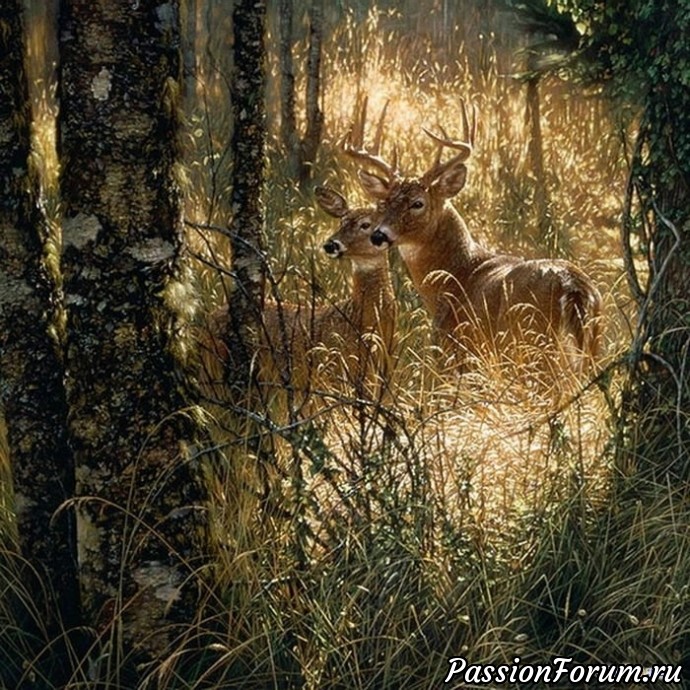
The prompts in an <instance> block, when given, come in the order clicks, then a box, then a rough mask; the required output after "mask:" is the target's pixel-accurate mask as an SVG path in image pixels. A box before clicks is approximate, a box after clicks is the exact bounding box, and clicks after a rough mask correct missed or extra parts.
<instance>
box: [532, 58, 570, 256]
mask: <svg viewBox="0 0 690 690" xmlns="http://www.w3.org/2000/svg"><path fill="white" fill-rule="evenodd" d="M530 69H531V67H530V66H529V65H528V70H530ZM525 121H526V124H527V128H528V131H529V149H528V153H529V164H530V169H531V172H532V175H533V176H534V210H535V213H536V216H537V233H538V234H537V237H536V239H537V241H538V242H539V244H540V245H543V244H546V245H547V246H548V248H549V251H550V254H551V255H552V256H556V255H559V254H561V253H562V246H561V245H562V238H560V237H559V236H558V234H557V233H556V231H555V228H554V224H553V214H552V210H551V195H550V194H549V188H548V182H547V180H546V171H545V169H544V139H543V137H542V132H541V107H540V102H539V76H538V75H532V76H530V77H529V78H528V79H527V97H526V109H525Z"/></svg>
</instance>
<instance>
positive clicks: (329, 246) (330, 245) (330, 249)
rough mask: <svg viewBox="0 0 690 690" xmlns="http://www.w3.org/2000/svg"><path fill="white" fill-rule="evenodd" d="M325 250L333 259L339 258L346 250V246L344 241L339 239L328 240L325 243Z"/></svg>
mask: <svg viewBox="0 0 690 690" xmlns="http://www.w3.org/2000/svg"><path fill="white" fill-rule="evenodd" d="M323 250H324V251H325V252H326V254H328V256H330V257H331V259H337V258H338V257H339V256H341V255H342V254H343V253H344V252H345V247H344V246H343V243H342V242H339V241H338V240H328V242H326V244H324V245H323Z"/></svg>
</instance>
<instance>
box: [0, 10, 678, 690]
mask: <svg viewBox="0 0 690 690" xmlns="http://www.w3.org/2000/svg"><path fill="white" fill-rule="evenodd" d="M229 4H231V3H228V2H226V1H223V0H206V1H205V2H201V1H197V2H193V3H191V2H190V3H187V5H186V7H183V10H184V12H183V19H184V21H183V33H184V38H183V44H184V45H183V48H184V50H185V51H186V56H187V58H189V56H190V55H193V57H194V59H193V60H192V61H191V62H190V61H189V60H187V61H186V68H187V72H186V73H185V81H184V89H183V91H184V93H183V106H182V107H181V110H182V112H181V117H182V129H181V150H182V152H183V161H182V163H181V165H180V169H179V179H180V181H181V185H182V192H183V198H184V211H185V221H186V232H187V239H188V243H189V264H190V266H191V267H192V269H193V272H194V280H195V285H196V287H197V290H198V304H197V305H194V307H195V309H196V316H195V323H194V334H192V337H191V338H190V340H191V341H192V342H194V340H195V338H201V339H203V335H202V336H199V335H198V334H199V333H203V330H204V329H205V328H206V327H207V326H206V320H207V317H208V315H210V314H212V313H214V311H215V310H216V309H218V308H219V307H221V306H222V305H223V304H224V303H225V302H226V301H227V296H228V291H229V280H230V270H231V263H232V257H231V252H230V243H229V240H228V237H227V234H226V233H224V232H223V231H222V230H223V228H227V226H228V223H229V222H230V219H231V218H232V214H233V208H232V204H231V191H232V190H231V186H230V180H231V171H232V166H233V159H232V155H231V148H230V141H231V136H232V130H233V122H232V116H231V110H230V105H231V102H232V98H233V94H232V93H231V89H230V83H231V80H230V74H231V70H232V21H231V11H230V9H229V7H228V5H229ZM278 4H279V3H278V2H277V1H276V2H269V3H268V5H269V6H268V23H267V34H266V48H267V77H268V84H267V97H266V105H267V128H268V146H267V168H266V174H267V180H266V187H265V193H264V203H265V213H266V224H265V241H266V253H267V257H268V262H269V266H270V280H269V288H268V290H269V296H270V298H271V299H272V300H274V301H275V300H278V301H284V302H286V303H293V304H294V303H299V304H303V305H312V304H333V303H337V302H339V301H341V300H343V299H346V298H347V297H348V296H349V285H350V283H349V279H350V277H349V269H348V266H347V265H346V264H343V263H341V262H334V261H331V260H329V259H328V257H326V256H325V254H324V252H323V250H322V245H323V243H324V241H325V240H326V239H327V238H328V237H329V236H330V235H331V234H333V232H335V230H336V227H337V223H336V222H335V221H334V220H333V219H332V218H329V217H328V216H327V215H326V214H324V213H323V212H321V211H320V210H318V207H317V205H316V203H315V201H314V193H313V188H314V185H316V184H327V185H329V186H331V187H333V188H335V189H337V190H339V191H340V192H341V193H342V194H344V195H345V196H346V197H347V198H348V199H349V200H350V202H351V204H352V205H354V206H358V205H362V206H364V205H367V204H369V203H370V202H369V201H368V200H367V198H366V197H365V195H364V192H363V191H362V190H361V188H360V185H359V182H358V180H357V175H356V171H357V165H356V163H355V162H354V161H353V160H351V158H349V157H348V156H347V155H345V153H344V151H343V142H344V140H345V138H346V136H347V133H348V130H349V129H350V128H351V127H352V125H353V122H354V121H355V120H356V119H357V117H359V115H358V113H361V107H362V104H363V102H364V100H366V102H367V121H366V124H367V127H366V131H367V136H368V137H370V136H371V133H372V132H373V130H374V129H375V127H376V123H377V121H378V118H379V116H380V115H381V114H382V112H383V110H384V108H386V118H385V127H384V137H383V155H384V156H392V155H393V150H394V148H395V149H397V152H398V154H399V162H400V167H401V168H402V169H403V170H404V171H405V172H406V173H408V174H421V173H422V172H423V171H424V170H426V169H427V168H428V167H430V166H431V164H432V162H433V160H434V156H435V147H434V144H433V143H432V142H431V141H430V140H429V139H428V138H427V137H425V136H424V134H423V132H422V127H423V126H426V127H430V128H432V129H439V128H443V129H444V130H445V131H447V132H448V133H450V134H451V135H453V136H457V137H461V136H462V132H461V116H460V112H461V102H462V101H463V100H464V102H465V103H467V104H471V105H474V106H476V109H477V113H478V122H479V126H478V135H477V141H476V145H475V148H474V151H473V153H472V156H471V159H470V162H469V167H470V175H469V181H468V184H467V187H466V188H465V189H464V190H463V191H462V193H461V194H460V195H459V196H458V197H457V198H456V199H454V204H455V205H456V208H457V209H458V210H459V211H460V212H461V214H462V216H463V217H464V218H465V220H466V221H467V223H468V226H469V228H470V231H471V232H472V234H473V236H474V237H475V239H476V240H478V241H479V242H481V243H482V244H484V245H486V246H488V247H491V248H493V249H496V250H500V251H505V252H508V253H513V254H518V255H521V256H525V257H562V258H567V259H569V260H571V261H573V262H574V263H576V264H577V265H579V266H580V267H582V268H583V269H584V270H585V271H586V272H587V273H588V275H589V276H590V277H591V278H592V279H593V280H594V282H595V283H596V285H597V287H598V288H599V290H600V291H601V293H602V295H603V297H604V303H605V319H604V353H603V356H602V360H601V362H600V367H599V369H598V371H597V372H593V373H592V375H591V377H590V378H587V379H584V380H578V381H576V382H573V385H572V386H570V387H568V392H567V394H566V395H563V396H561V397H559V398H558V399H557V400H556V401H554V399H553V398H552V397H548V396H547V399H544V398H543V397H542V396H540V395H539V394H538V393H537V392H535V391H534V390H532V389H531V388H530V387H529V386H528V385H526V384H525V382H524V381H523V380H522V379H521V377H520V372H519V363H518V364H516V368H515V369H513V370H511V369H508V370H506V368H505V367H498V366H493V364H492V362H490V361H487V362H486V363H485V364H486V366H484V367H482V368H481V370H480V371H477V372H474V373H472V374H471V375H469V376H467V377H462V378H461V377H459V376H457V375H454V374H452V373H448V372H446V371H444V370H443V368H442V366H441V365H440V363H439V356H438V352H437V348H436V345H435V341H434V337H433V334H432V332H431V325H430V323H429V319H428V316H427V314H426V312H425V311H424V309H423V307H422V305H421V303H420V301H419V298H418V296H417V295H416V293H415V290H414V288H413V286H412V284H411V282H410V280H409V278H408V276H407V274H406V273H405V269H404V266H403V264H402V262H401V260H400V259H399V257H398V256H397V255H396V253H395V252H391V257H390V260H391V266H392V269H393V270H392V273H393V280H394V288H395V292H396V296H397V300H398V302H399V305H400V307H399V312H400V315H399V323H398V327H397V334H398V343H397V345H396V351H395V358H394V359H395V363H394V366H393V369H392V372H391V374H390V377H389V380H388V381H387V383H386V389H385V392H384V393H382V394H381V395H380V396H379V397H378V398H376V399H374V400H372V399H370V398H367V397H365V396H360V395H357V392H356V391H354V390H353V388H352V385H351V382H349V381H348V380H347V378H346V377H342V376H341V377H338V376H337V375H336V376H334V375H333V370H332V369H329V368H328V367H324V368H323V370H321V369H315V370H314V371H312V372H311V374H310V375H311V378H310V380H309V382H308V385H307V386H306V387H307V389H308V390H306V392H305V391H304V390H303V389H299V390H297V389H295V390H293V389H291V388H290V387H289V386H287V387H286V386H284V385H283V384H282V383H281V382H280V381H277V380H276V381H273V382H271V381H266V382H265V384H264V387H263V389H262V394H261V396H260V398H259V400H260V403H259V404H258V406H257V407H255V409H253V410H251V411H249V412H247V414H245V415H244V416H243V415H242V414H238V409H237V407H236V406H234V407H232V409H231V408H230V407H224V406H223V405H222V404H220V403H219V401H218V400H207V401H205V402H204V401H203V400H202V401H201V406H202V408H203V409H204V419H205V424H206V425H207V426H208V428H209V429H210V430H211V431H212V437H213V441H214V443H215V444H216V447H217V449H218V451H219V456H218V457H219V458H220V460H218V463H217V466H216V467H214V468H213V471H212V472H209V482H210V483H211V485H212V496H213V509H214V522H213V527H214V543H215V546H216V548H217V554H215V555H216V565H215V567H214V568H213V569H212V570H213V572H212V577H211V579H212V582H213V585H209V591H208V597H207V600H208V601H207V606H205V607H204V609H203V611H201V612H200V615H199V620H198V621H197V622H196V623H195V627H194V628H193V629H191V630H190V632H189V634H188V636H187V638H186V639H184V640H181V641H180V650H179V653H178V654H177V655H175V656H173V657H171V658H170V659H169V660H168V661H167V663H166V664H165V666H164V667H162V668H161V669H159V670H158V672H157V675H156V681H155V682H156V685H155V687H161V688H183V687H184V688H231V687H232V688H234V687H237V688H239V687H242V688H288V687H290V688H291V687H306V688H315V689H316V688H343V690H344V689H346V688H347V689H348V690H354V689H356V688H362V689H364V688H366V689H373V688H420V689H421V688H431V687H439V686H440V685H441V684H442V682H443V679H444V678H445V675H446V672H447V670H448V659H449V658H450V657H454V656H463V657H466V658H468V659H471V660H472V663H482V662H483V663H494V664H497V663H513V660H514V659H515V658H516V657H519V658H520V659H522V660H523V662H525V663H527V662H538V663H543V662H546V661H547V660H548V659H551V658H552V657H553V656H571V657H573V658H575V659H577V660H578V661H579V662H582V663H597V662H601V663H603V662H606V663H639V664H644V665H650V664H655V663H668V664H671V663H680V662H681V660H682V659H683V655H686V654H687V649H686V647H687V641H688V636H689V635H690V632H689V631H688V628H687V620H688V603H687V585H686V584H682V582H683V578H684V577H685V576H686V575H688V573H685V574H683V572H682V570H681V571H676V570H674V569H673V566H674V563H677V562H680V555H679V554H681V553H684V551H685V550H686V549H687V546H683V544H684V539H685V536H684V535H685V531H684V529H683V528H681V526H680V525H677V524H676V522H675V517H674V515H673V514H672V513H670V512H668V511H666V509H665V508H662V509H661V511H660V512H657V513H656V518H655V520H653V521H650V520H648V519H647V517H648V515H646V514H645V512H644V511H643V510H642V509H641V508H639V504H636V503H634V502H630V503H626V502H625V500H624V493H625V487H623V488H621V484H620V481H619V480H620V477H621V473H622V474H623V475H624V474H625V472H624V470H622V469H621V468H620V467H614V463H613V457H614V452H615V448H616V444H617V442H618V438H617V436H616V427H615V418H616V414H617V411H618V410H619V406H620V400H621V396H622V395H623V389H624V377H623V375H622V369H621V367H619V366H618V363H619V362H621V361H622V360H623V359H624V357H625V353H626V351H627V349H628V348H629V345H630V342H631V340H632V338H633V337H634V335H635V329H636V327H637V326H636V319H637V313H636V307H635V304H634V301H633V299H632V298H631V296H630V291H629V287H628V281H627V272H626V271H627V267H626V264H625V262H624V259H623V251H622V249H621V240H620V233H621V229H620V228H621V217H622V209H623V204H624V200H625V189H626V184H627V180H628V174H629V159H630V149H631V146H632V144H631V142H632V139H633V137H634V134H635V130H636V126H637V122H636V119H635V113H634V112H632V111H630V110H627V109H625V108H624V107H622V106H618V105H615V104H614V103H613V102H612V101H611V100H610V99H609V98H607V95H606V93H605V91H604V90H603V88H602V87H601V86H600V85H596V84H588V83H583V82H582V81H578V80H575V79H572V75H571V74H566V71H565V70H559V69H544V65H548V64H549V59H548V58H549V56H550V54H551V52H550V51H549V49H548V46H547V47H546V48H544V46H545V45H546V44H548V41H549V38H550V37H549V35H548V34H546V33H544V32H539V31H536V30H535V29H534V27H530V26H527V25H526V24H524V23H521V22H520V21H519V18H518V17H517V16H516V15H515V14H513V13H510V12H508V11H506V10H505V8H504V7H503V5H501V4H499V3H495V2H493V0H463V2H450V0H423V1H422V2H419V1H415V2H412V1H409V0H403V1H402V2H400V1H395V2H393V1H390V2H388V1H386V0H380V2H376V3H375V2H369V1H366V0H359V1H357V0H340V1H339V2H334V3H325V6H324V8H323V12H324V14H323V20H324V21H323V27H324V36H323V53H322V64H321V70H322V71H321V79H322V93H321V94H320V107H321V109H322V111H323V113H324V128H323V133H322V142H321V146H320V147H319V149H318V153H317V157H316V160H315V161H314V163H313V166H312V169H311V179H310V180H309V181H308V182H307V184H302V185H300V184H299V183H298V181H297V180H296V179H295V178H294V176H292V175H291V174H290V172H289V170H288V167H287V165H286V152H285V150H284V146H283V142H282V139H281V134H280V127H281V119H280V118H281V114H280V113H281V108H280V105H281V91H280V60H279V52H278V44H279V36H278V30H279V29H278V25H279V7H278ZM309 4H310V3H306V2H303V1H301V0H296V1H295V3H294V17H293V31H294V36H295V42H294V45H293V55H294V63H295V72H296V94H297V102H296V113H297V124H298V128H299V130H300V131H302V132H303V131H304V128H305V127H306V123H305V120H304V117H305V115H304V113H305V89H306V71H305V66H306V61H307V52H308V47H309V31H308V29H309V24H308V19H309V18H308V9H309V8H308V5H309ZM55 5H56V3H45V4H44V3H43V2H41V1H35V2H31V1H29V2H28V4H27V9H28V16H27V22H26V23H27V27H28V28H29V34H28V38H29V43H28V51H29V57H30V62H29V71H30V81H31V87H32V95H33V99H34V103H35V144H36V151H37V153H36V164H37V165H38V167H39V169H40V172H41V181H42V190H43V201H44V204H45V207H46V209H47V211H48V214H49V216H50V218H51V220H52V221H53V222H54V224H55V227H58V225H59V214H60V200H59V195H58V168H57V156H56V150H55V148H56V130H55V122H56V119H55V118H56V113H57V107H58V106H57V103H56V98H55V92H56V87H55V83H56V82H55V80H56V68H55V64H56V59H57V49H56V46H55V45H54V37H53V36H52V31H53V29H52V28H51V27H52V26H53V23H54V22H55V17H56V12H57V10H56V7H55ZM185 27H186V28H185ZM535 51H537V52H539V53H540V54H542V55H545V56H546V58H545V60H543V61H542V62H539V61H537V62H538V64H536V63H535V60H534V54H535ZM535 64H536V66H535ZM530 99H532V100H531V105H530ZM535 99H536V102H537V103H538V105H539V114H538V125H539V127H538V130H537V129H535V121H534V118H533V117H531V115H530V107H533V106H534V103H535ZM535 156H537V157H538V158H535ZM540 168H541V169H540ZM638 273H639V275H640V276H641V277H642V278H644V269H643V266H642V263H641V262H640V264H639V265H638ZM190 308H191V306H190ZM195 334H196V335H195ZM192 349H193V348H192ZM193 359H194V357H193V355H192V356H191V360H193ZM601 372H603V373H601ZM563 375H564V376H567V374H565V373H564V374H563ZM303 387H304V386H303ZM623 484H624V482H623ZM617 502H619V506H620V511H621V512H620V514H618V516H617V517H616V520H619V523H616V522H615V520H614V518H613V517H612V516H611V514H610V513H608V512H607V511H606V510H605V507H606V506H608V505H612V504H616V503H617ZM638 510H639V512H636V511H638ZM621 515H625V519H624V518H623V517H621ZM5 520H6V521H7V522H11V519H10V518H9V517H6V518H5ZM616 524H619V525H624V526H625V527H624V528H621V529H618V528H617V527H616ZM676 559H677V560H676ZM684 563H685V564H686V567H687V563H688V560H687V558H686V559H685V561H684ZM681 589H682V592H681ZM662 590H663V591H664V592H665V593H664V594H662ZM683 592H685V593H683ZM669 593H670V594H669ZM16 639H17V642H16V646H15V649H14V652H15V656H16V658H18V659H21V660H22V661H21V662H20V665H21V663H23V664H24V673H25V677H28V676H29V675H30V673H32V672H35V671H36V670H37V669H39V668H42V667H41V663H42V662H40V663H39V660H37V657H36V656H32V654H35V652H33V651H31V650H33V649H34V643H33V641H32V640H24V639H21V635H20V634H19V633H18V634H17V638H16ZM113 646H114V647H116V645H113ZM108 655H112V656H108ZM39 657H40V655H39ZM116 658H117V649H116V648H113V649H109V650H108V651H107V654H106V653H105V652H104V653H103V656H102V658H100V660H99V663H101V664H104V665H106V664H113V665H116V662H115V659H116ZM87 677H88V673H87V672H86V671H84V678H85V679H86V678H87ZM84 683H86V680H85V681H84ZM23 687H24V686H23ZM26 687H30V686H28V685H27V686H26ZM36 687H44V686H42V685H41V686H36ZM74 687H90V686H87V685H86V684H83V685H78V686H77V685H75V686H74ZM99 687H100V686H99ZM103 687H109V688H110V687H116V685H115V684H113V685H105V686H103ZM151 687H154V685H151ZM660 687H661V686H660Z"/></svg>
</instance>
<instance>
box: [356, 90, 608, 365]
mask: <svg viewBox="0 0 690 690" xmlns="http://www.w3.org/2000/svg"><path fill="white" fill-rule="evenodd" d="M462 120H463V125H464V130H465V135H464V136H465V139H466V140H465V141H455V140H451V139H449V138H448V137H447V136H446V135H445V132H442V133H443V136H442V137H441V136H438V135H436V134H433V133H432V132H430V131H429V130H427V129H424V132H425V133H426V134H427V135H429V136H430V137H431V138H432V139H434V140H435V141H436V143H437V144H438V145H439V150H438V154H437V157H436V161H435V162H434V164H433V165H432V166H431V168H430V169H429V170H427V171H426V172H425V173H424V174H423V175H421V176H419V177H410V178H406V177H403V176H402V175H401V174H400V172H399V171H398V169H397V166H396V165H389V164H388V163H386V162H385V161H384V160H383V159H382V158H380V157H379V156H372V155H370V154H369V153H368V152H366V151H363V150H357V149H355V148H352V147H350V148H349V149H347V152H348V153H349V154H350V155H352V156H353V157H355V158H356V159H358V160H359V161H360V162H363V163H365V164H366V165H369V166H373V167H374V168H376V169H377V171H378V172H380V173H383V176H381V175H377V174H374V173H371V172H368V171H366V170H364V169H361V170H360V172H359V177H360V181H361V183H362V186H363V187H364V189H365V191H366V192H367V193H368V194H369V195H370V196H371V197H373V198H374V199H376V200H378V211H379V214H380V215H379V223H378V226H377V227H376V229H375V230H374V232H373V233H372V242H373V243H374V244H377V245H381V246H383V245H388V246H395V247H397V248H398V249H399V251H400V255H401V257H402V259H403V261H404V263H405V264H406V266H407V268H408V271H409V273H410V276H411V278H412V281H413V283H414V285H415V287H416V289H417V290H418V292H419V294H420V296H421V299H422V301H423V303H424V305H425V307H426V308H427V310H428V311H429V312H430V314H431V316H432V319H433V324H434V326H435V328H436V329H437V330H438V331H439V332H440V333H441V334H443V335H444V338H443V340H444V342H445V343H446V344H450V345H452V349H453V351H456V349H457V348H458V346H459V347H460V350H461V352H462V353H467V354H469V355H478V354H480V353H481V352H483V351H484V350H485V349H486V347H487V345H488V346H489V347H491V348H494V349H493V351H494V352H498V353H500V354H505V353H506V352H509V351H510V347H511V346H513V345H518V346H519V345H521V344H530V345H533V346H536V349H537V351H541V352H544V346H545V345H546V344H548V343H550V344H552V345H556V346H557V347H558V349H559V351H560V352H565V353H566V357H567V361H568V363H569V364H570V366H571V367H572V368H573V369H574V370H575V371H581V370H582V367H583V366H584V364H585V363H586V362H588V361H592V360H593V358H594V357H596V355H597V353H598V349H599V324H598V320H599V317H600V313H601V305H602V299H601V295H600V294H599V291H598V290H597V288H596V287H595V285H594V283H593V282H592V281H591V280H590V279H589V278H588V277H587V275H586V274H585V273H584V272H583V271H582V270H580V269H579V268H578V267H577V266H574V265H573V264H572V263H570V262H568V261H565V260H559V259H535V260H525V259H522V258H519V257H516V256H510V255H507V254H497V253H494V252H492V251H490V250H489V249H487V248H485V247H483V246H482V245H480V244H478V243H477V242H476V241H475V240H474V239H473V238H472V235H471V234H470V232H469V230H468V228H467V225H466V224H465V221H464V220H463V219H462V217H461V216H460V214H459V213H458V212H457V211H456V209H455V208H454V207H453V205H452V204H451V202H450V199H451V198H452V197H454V196H455V195H457V194H458V193H459V192H460V191H461V190H462V189H463V188H464V186H465V183H466V181H467V165H466V161H467V159H468V158H469V156H470V154H471V152H472V149H473V146H474V140H475V136H476V128H477V119H476V112H473V117H472V123H471V125H470V123H469V118H468V115H467V112H466V109H465V105H464V103H463V104H462ZM444 148H451V149H454V150H455V151H456V153H455V155H454V156H453V157H451V158H450V159H449V160H447V161H445V162H443V163H442V162H441V155H442V150H443V149H444ZM463 359H464V357H463Z"/></svg>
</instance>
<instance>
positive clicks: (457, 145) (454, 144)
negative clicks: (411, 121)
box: [422, 127, 472, 157]
mask: <svg viewBox="0 0 690 690" xmlns="http://www.w3.org/2000/svg"><path fill="white" fill-rule="evenodd" d="M422 130H423V132H424V134H426V135H427V136H428V137H431V138H432V139H433V140H434V141H435V142H436V143H437V144H440V145H441V147H444V146H445V147H446V148H449V149H456V150H457V151H462V152H464V153H465V155H466V157H469V155H470V153H472V142H469V141H459V140H456V139H449V138H448V137H440V136H439V135H438V134H435V133H434V132H432V131H431V130H430V129H427V128H426V127H422Z"/></svg>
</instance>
